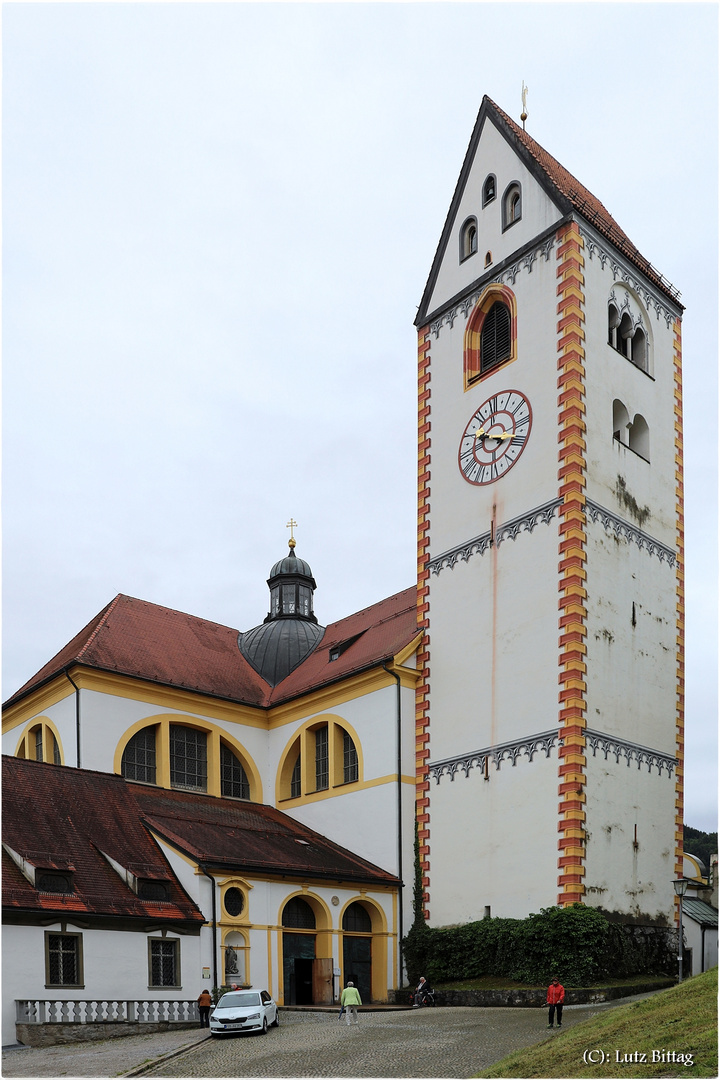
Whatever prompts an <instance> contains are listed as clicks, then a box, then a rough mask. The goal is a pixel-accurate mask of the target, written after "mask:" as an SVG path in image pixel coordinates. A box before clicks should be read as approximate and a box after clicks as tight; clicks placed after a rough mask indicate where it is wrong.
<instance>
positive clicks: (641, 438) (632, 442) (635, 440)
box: [628, 413, 650, 461]
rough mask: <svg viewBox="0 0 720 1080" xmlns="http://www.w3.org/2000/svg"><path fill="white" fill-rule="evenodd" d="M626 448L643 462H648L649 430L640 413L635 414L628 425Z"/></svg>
mask: <svg viewBox="0 0 720 1080" xmlns="http://www.w3.org/2000/svg"><path fill="white" fill-rule="evenodd" d="M628 446H629V447H630V449H631V450H633V451H634V452H635V453H636V454H639V456H640V457H641V458H644V459H645V461H649V460H650V429H649V428H648V426H647V421H646V419H645V417H644V416H641V415H640V413H636V414H635V419H634V420H633V422H632V424H631V425H630V431H629V439H628Z"/></svg>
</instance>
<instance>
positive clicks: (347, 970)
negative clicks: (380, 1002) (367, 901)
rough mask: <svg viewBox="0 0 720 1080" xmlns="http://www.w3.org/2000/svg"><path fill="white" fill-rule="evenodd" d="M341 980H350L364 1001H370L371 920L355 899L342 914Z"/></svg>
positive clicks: (346, 981)
mask: <svg viewBox="0 0 720 1080" xmlns="http://www.w3.org/2000/svg"><path fill="white" fill-rule="evenodd" d="M342 928H343V980H344V983H345V985H346V986H347V984H348V981H352V982H354V983H355V986H357V988H358V990H359V991H360V997H361V998H362V1000H363V1001H364V1002H369V1001H372V920H371V918H370V915H369V913H368V911H367V910H366V908H364V907H363V905H362V904H361V903H360V902H359V901H358V900H355V901H354V902H353V903H352V904H350V905H349V906H348V907H347V908H346V910H345V913H344V915H343V921H342Z"/></svg>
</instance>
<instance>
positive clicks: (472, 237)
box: [460, 217, 478, 262]
mask: <svg viewBox="0 0 720 1080" xmlns="http://www.w3.org/2000/svg"><path fill="white" fill-rule="evenodd" d="M477 248H478V229H477V218H474V217H471V218H468V219H467V221H466V222H465V223H464V224H463V227H462V229H461V230H460V262H464V261H465V259H469V258H470V256H471V255H474V254H475V252H476V251H477Z"/></svg>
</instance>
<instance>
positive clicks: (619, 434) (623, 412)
mask: <svg viewBox="0 0 720 1080" xmlns="http://www.w3.org/2000/svg"><path fill="white" fill-rule="evenodd" d="M629 427H630V417H629V416H628V411H627V409H626V408H625V406H624V405H623V403H622V401H620V400H619V399H618V398H615V400H614V401H613V439H615V440H616V441H617V442H619V443H622V444H623V446H627V444H628V428H629Z"/></svg>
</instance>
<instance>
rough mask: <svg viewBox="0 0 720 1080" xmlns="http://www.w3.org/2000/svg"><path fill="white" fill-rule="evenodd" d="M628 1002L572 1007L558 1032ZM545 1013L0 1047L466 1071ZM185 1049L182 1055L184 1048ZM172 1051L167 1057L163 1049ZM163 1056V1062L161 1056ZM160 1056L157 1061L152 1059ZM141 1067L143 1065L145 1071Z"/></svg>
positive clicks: (218, 1066)
mask: <svg viewBox="0 0 720 1080" xmlns="http://www.w3.org/2000/svg"><path fill="white" fill-rule="evenodd" d="M649 996H650V995H649V994H643V995H639V996H638V997H635V998H625V999H623V1000H619V1001H614V1002H607V1003H605V1004H601V1005H571V1006H567V1007H566V1008H565V1011H564V1013H563V1030H564V1029H566V1028H570V1027H572V1026H574V1025H575V1024H577V1023H579V1022H581V1021H583V1020H587V1019H589V1018H590V1017H592V1016H595V1015H597V1013H598V1012H600V1011H604V1010H605V1009H610V1008H614V1007H615V1006H617V1005H622V1004H624V1003H625V1002H627V1001H637V1000H640V998H641V997H649ZM546 1023H547V1012H546V1010H545V1009H509V1008H504V1009H475V1008H438V1009H414V1010H407V1011H404V1012H390V1011H387V1012H363V1011H362V1009H361V1010H360V1014H359V1022H358V1025H357V1027H350V1028H348V1027H347V1025H346V1024H345V1021H344V1019H343V1020H342V1021H339V1020H338V1019H337V1013H336V1012H335V1011H333V1012H330V1013H328V1012H287V1011H284V1010H281V1012H280V1027H279V1029H276V1028H272V1029H271V1030H270V1031H269V1032H268V1034H267V1035H265V1036H256V1035H239V1036H230V1037H226V1038H223V1039H212V1040H208V1039H207V1034H206V1031H204V1030H202V1029H200V1028H186V1029H184V1030H180V1031H168V1032H162V1033H156V1034H152V1035H130V1036H126V1037H123V1038H120V1039H104V1040H102V1041H101V1042H93V1043H75V1044H71V1045H65V1046H51V1047H48V1048H47V1049H34V1048H21V1049H8V1050H3V1054H2V1075H3V1076H4V1077H15V1076H22V1077H45V1076H49V1077H75V1076H78V1077H80V1076H93V1077H114V1076H122V1075H128V1074H130V1075H137V1074H139V1072H140V1071H142V1075H144V1076H169V1077H186V1076H209V1077H266V1076H269V1077H312V1076H335V1077H438V1078H440V1077H442V1078H445V1077H448V1078H450V1077H469V1076H472V1075H473V1074H474V1073H476V1072H479V1071H480V1070H481V1069H485V1068H488V1067H489V1066H490V1065H492V1064H493V1063H494V1062H495V1061H499V1060H500V1058H503V1057H505V1055H506V1054H509V1053H510V1052H511V1051H513V1050H518V1049H521V1048H522V1047H525V1046H533V1045H535V1044H536V1043H539V1042H542V1041H543V1040H544V1039H546V1038H552V1037H554V1036H555V1035H556V1034H557V1032H556V1031H548V1029H547V1027H546V1026H545V1025H546ZM183 1050H184V1051H186V1052H182V1051H183ZM178 1051H181V1053H180V1054H179V1056H173V1057H166V1055H169V1054H177V1052H178ZM163 1058H164V1060H163ZM156 1059H159V1060H158V1061H157V1064H156V1065H154V1066H153V1065H152V1064H151V1063H152V1062H153V1061H155V1060H156ZM143 1067H144V1068H143Z"/></svg>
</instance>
